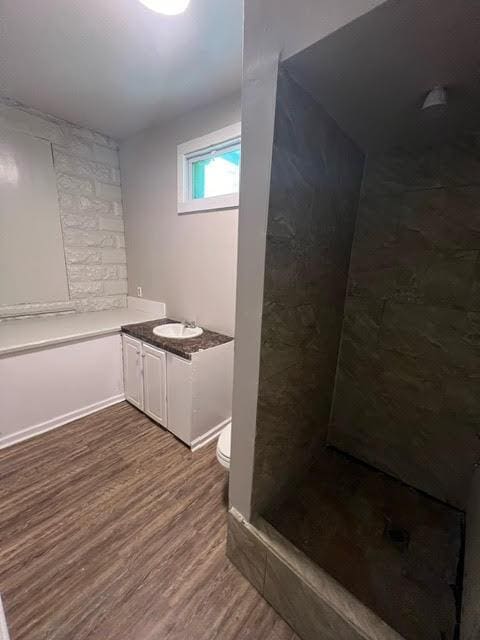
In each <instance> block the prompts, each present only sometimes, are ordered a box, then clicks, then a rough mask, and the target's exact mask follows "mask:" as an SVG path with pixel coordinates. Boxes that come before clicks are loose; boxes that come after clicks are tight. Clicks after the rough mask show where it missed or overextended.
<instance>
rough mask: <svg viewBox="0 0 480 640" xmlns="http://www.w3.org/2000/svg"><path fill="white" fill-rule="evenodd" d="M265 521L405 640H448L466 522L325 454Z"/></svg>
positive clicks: (382, 478)
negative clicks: (301, 482)
mask: <svg viewBox="0 0 480 640" xmlns="http://www.w3.org/2000/svg"><path fill="white" fill-rule="evenodd" d="M266 519H267V520H268V521H269V522H270V523H271V524H272V525H273V526H274V527H275V528H276V529H277V530H278V531H279V532H280V533H281V534H283V535H284V536H285V537H286V538H287V539H289V540H290V541H291V542H292V543H293V544H295V546H296V547H298V548H299V549H300V550H302V551H303V552H304V553H305V554H306V555H307V556H308V557H309V558H310V559H311V560H313V561H314V562H316V563H317V564H318V565H319V566H320V567H322V569H324V570H325V571H327V572H328V573H329V574H330V575H331V576H333V577H334V578H335V579H336V580H338V581H339V582H340V583H341V584H342V585H343V586H344V587H346V588H347V589H348V590H349V591H350V592H351V593H353V594H354V595H355V596H356V597H357V598H358V599H359V600H361V601H362V602H363V603H364V604H365V605H367V606H368V607H369V608H370V609H372V610H373V611H374V612H375V613H377V615H379V616H380V617H381V618H382V619H383V620H384V621H385V622H387V623H388V624H389V625H390V626H391V627H392V628H394V629H395V630H396V631H397V632H399V633H400V634H401V635H403V636H404V638H405V639H406V640H440V639H442V640H454V639H455V638H456V637H457V635H456V634H457V633H458V629H457V620H458V612H459V606H460V603H459V600H460V592H461V580H459V579H458V576H461V571H460V569H461V565H462V554H463V535H464V515H463V513H461V512H460V511H457V510H456V509H454V508H452V507H449V506H447V505H445V504H443V503H441V502H439V501H437V500H435V499H433V498H430V497H428V496H427V495H425V494H423V493H420V492H419V491H416V490H415V489H412V488H410V487H408V486H406V485H404V484H402V483H401V482H399V481H397V480H395V479H393V478H391V477H390V476H388V475H386V474H385V473H382V472H380V471H377V470H375V469H373V468H371V467H368V466H367V465H364V464H363V463H361V462H359V461H357V460H355V459H353V458H350V457H348V456H345V455H343V454H342V453H339V452H337V451H336V450H334V449H329V448H326V449H325V450H324V451H323V453H322V455H321V456H320V458H318V459H317V461H316V463H315V465H314V467H313V468H312V469H311V470H310V472H309V475H308V476H307V478H306V479H305V481H304V483H303V484H302V485H301V486H300V487H299V488H298V489H297V491H296V492H295V494H294V495H292V496H291V497H290V498H289V499H288V500H287V501H286V502H285V503H283V504H282V505H281V506H280V507H279V508H277V509H276V510H275V511H273V512H272V513H270V514H267V516H266Z"/></svg>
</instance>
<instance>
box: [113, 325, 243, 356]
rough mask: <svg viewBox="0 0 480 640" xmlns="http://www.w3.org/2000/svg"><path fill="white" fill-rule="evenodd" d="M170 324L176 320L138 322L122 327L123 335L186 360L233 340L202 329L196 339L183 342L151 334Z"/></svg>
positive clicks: (187, 339)
mask: <svg viewBox="0 0 480 640" xmlns="http://www.w3.org/2000/svg"><path fill="white" fill-rule="evenodd" d="M171 322H178V320H169V319H168V318H162V319H161V320H149V321H148V322H138V323H136V324H126V325H124V326H123V327H122V331H123V333H127V334H128V335H130V336H133V337H134V338H138V339H139V340H142V341H143V342H148V344H151V345H153V346H154V347H158V348H159V349H164V350H165V351H169V352H170V353H174V354H175V355H177V356H180V357H181V358H186V359H187V360H191V359H192V353H197V351H204V350H205V349H210V348H211V347H218V346H219V345H221V344H225V343H226V342H231V341H232V340H233V338H231V337H230V336H225V335H223V334H222V333H215V331H209V330H208V329H203V333H202V335H201V336H197V337H196V338H186V339H184V340H176V339H175V338H162V337H160V336H156V335H155V334H154V333H153V328H154V327H158V325H159V324H168V323H171ZM202 328H203V327H202Z"/></svg>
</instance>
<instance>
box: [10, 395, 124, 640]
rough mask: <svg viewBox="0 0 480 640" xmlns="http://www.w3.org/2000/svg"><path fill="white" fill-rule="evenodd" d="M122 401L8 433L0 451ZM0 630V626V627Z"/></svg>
mask: <svg viewBox="0 0 480 640" xmlns="http://www.w3.org/2000/svg"><path fill="white" fill-rule="evenodd" d="M123 400H125V394H124V393H121V394H119V395H116V396H112V397H111V398H107V399H106V400H100V402H95V403H94V404H90V405H88V406H86V407H82V408H81V409H76V410H75V411H70V413H65V414H64V415H62V416H56V417H55V418H52V419H51V420H47V421H46V422H41V423H39V424H36V425H34V426H33V427H28V428H27V429H22V430H21V431H17V432H16V433H10V434H8V435H6V436H3V437H0V449H5V447H11V446H12V445H14V444H17V443H19V442H23V440H28V439H29V438H33V437H34V436H38V435H39V434H41V433H45V432H46V431H51V430H52V429H56V428H57V427H61V426H62V425H64V424H68V423H69V422H73V420H78V418H83V417H85V416H88V415H90V414H91V413H95V412H96V411H100V409H106V408H107V407H110V406H112V405H113V404H117V403H118V402H122V401H123ZM0 624H1V623H0ZM0 629H1V626H0ZM0 640H3V638H2V636H1V635H0Z"/></svg>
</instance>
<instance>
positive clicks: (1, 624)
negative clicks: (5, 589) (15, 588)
mask: <svg viewBox="0 0 480 640" xmlns="http://www.w3.org/2000/svg"><path fill="white" fill-rule="evenodd" d="M0 640H10V634H9V633H8V627H7V618H6V617H5V609H4V608H3V602H2V596H0Z"/></svg>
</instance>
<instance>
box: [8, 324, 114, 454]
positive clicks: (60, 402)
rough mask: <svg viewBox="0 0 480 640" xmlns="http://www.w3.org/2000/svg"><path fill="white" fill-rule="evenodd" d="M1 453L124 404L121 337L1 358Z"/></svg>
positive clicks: (105, 338) (93, 339)
mask: <svg viewBox="0 0 480 640" xmlns="http://www.w3.org/2000/svg"><path fill="white" fill-rule="evenodd" d="M0 380H1V381H2V383H1V385H0V407H1V408H2V411H1V414H0V448H1V447H4V446H7V445H10V444H13V443H14V442H19V441H21V440H24V439H26V438H30V437H31V436H33V435H36V434H38V433H42V432H43V431H48V430H49V429H53V428H54V427H58V426H60V425H61V424H65V423H67V422H70V421H71V420H74V419H76V418H80V417H81V416H84V415H87V414H89V413H93V412H94V411H98V410H99V409H101V408H103V407H106V406H109V405H111V404H114V403H115V402H119V401H121V400H123V398H124V395H123V373H122V346H121V340H120V333H116V334H113V335H108V336H101V337H99V338H91V339H87V340H80V341H77V342H72V343H69V344H62V345H58V346H54V347H47V348H45V349H37V350H34V351H28V352H24V353H18V354H13V355H6V356H3V357H1V358H0Z"/></svg>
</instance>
